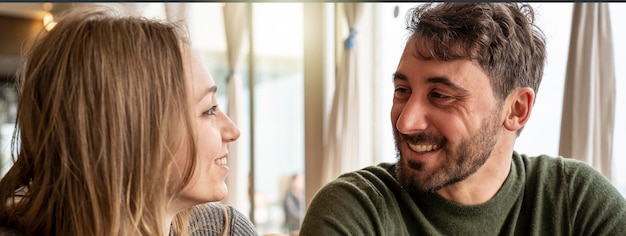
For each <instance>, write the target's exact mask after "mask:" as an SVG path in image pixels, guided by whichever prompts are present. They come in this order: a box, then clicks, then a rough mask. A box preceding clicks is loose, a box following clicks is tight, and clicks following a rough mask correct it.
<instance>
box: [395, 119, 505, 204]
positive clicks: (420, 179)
mask: <svg viewBox="0 0 626 236" xmlns="http://www.w3.org/2000/svg"><path fill="white" fill-rule="evenodd" d="M498 117H499V112H498V111H497V110H494V111H493V112H492V113H491V114H490V115H489V116H488V117H487V119H485V120H483V122H482V124H481V126H480V128H479V129H478V130H477V131H474V133H472V134H470V135H469V136H468V138H464V139H462V140H461V142H460V143H459V144H458V146H457V147H456V148H454V147H451V144H450V143H448V142H447V140H446V138H445V137H443V136H441V135H439V134H426V133H421V134H417V135H405V134H401V133H399V132H398V130H397V129H394V139H395V142H396V151H397V158H398V164H397V166H396V176H397V177H398V181H399V182H400V184H401V185H402V186H403V187H404V188H405V189H406V190H407V191H409V192H417V191H423V192H435V191H437V190H439V189H441V188H443V187H446V186H448V185H452V184H454V183H457V182H460V181H462V180H464V179H466V178H467V177H469V176H470V175H472V174H474V173H475V172H476V171H477V170H478V169H479V168H480V167H482V166H483V165H484V164H485V162H486V161H487V159H489V156H490V155H491V152H492V150H493V147H494V146H495V143H496V137H497V134H498V132H499V131H500V130H499V128H500V126H499V125H498V123H497V118H498ZM402 142H407V143H432V144H436V145H438V146H439V147H440V148H441V149H440V150H441V151H442V152H444V153H443V154H445V155H444V158H445V159H444V160H441V161H442V163H441V166H440V167H438V168H439V169H435V170H430V171H433V172H432V173H430V172H427V171H428V170H426V169H425V163H422V162H417V161H413V160H410V159H405V158H403V155H402V153H401V151H400V150H401V149H400V146H399V145H400V144H399V143H402ZM402 144H403V145H406V144H405V143H402ZM433 161H434V160H433Z"/></svg>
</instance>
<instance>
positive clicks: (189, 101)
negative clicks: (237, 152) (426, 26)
mask: <svg viewBox="0 0 626 236" xmlns="http://www.w3.org/2000/svg"><path fill="white" fill-rule="evenodd" d="M181 32H183V31H182V30H180V28H179V27H177V26H175V25H172V24H169V23H163V22H157V21H153V20H146V19H142V18H132V17H124V16H121V15H120V14H118V13H115V12H113V11H111V10H110V9H104V10H103V9H99V10H93V9H92V10H90V11H87V10H82V11H78V12H74V13H72V14H70V15H68V16H67V17H65V18H64V19H63V20H61V21H59V22H58V24H57V25H56V26H55V27H54V28H53V29H52V30H51V31H50V32H47V33H45V35H43V36H41V37H39V39H37V40H36V41H35V43H34V44H33V46H32V48H31V50H30V51H29V52H28V54H27V55H26V56H27V57H26V61H25V65H24V68H23V71H22V73H21V75H20V81H19V82H20V84H19V85H20V86H19V87H20V89H19V92H20V97H19V104H18V111H17V129H16V130H17V131H16V133H15V135H14V139H13V144H14V145H13V147H14V149H17V160H16V162H15V164H14V165H13V167H12V168H11V169H10V170H9V171H8V173H7V174H6V175H5V177H4V178H3V179H2V180H1V181H0V202H1V203H4V204H0V226H2V227H4V228H5V231H6V230H7V229H12V230H13V231H17V232H20V233H22V234H26V235H168V234H170V233H173V234H175V235H188V234H189V233H190V231H192V230H196V229H197V230H198V234H200V235H211V234H214V233H218V234H215V235H221V234H223V235H226V234H238V235H241V234H247V233H250V234H256V232H255V231H254V229H253V228H252V227H251V224H250V223H249V221H247V220H246V219H245V217H242V216H241V214H240V213H238V212H236V211H234V210H233V209H232V208H227V207H225V206H222V205H215V204H211V205H199V206H197V207H194V206H196V205H198V204H202V203H206V202H211V201H218V200H221V199H223V198H224V197H225V196H226V193H227V189H226V185H225V183H224V179H225V177H226V175H227V173H228V167H227V165H226V163H227V161H226V160H227V155H228V150H227V149H226V144H227V143H228V142H232V141H234V140H236V139H237V138H238V137H239V130H238V129H237V127H236V126H235V124H233V122H232V121H231V120H230V119H229V118H228V117H227V116H226V114H225V113H223V112H222V111H221V110H220V109H219V107H218V105H217V101H216V94H215V93H216V88H217V87H216V86H215V82H214V81H213V79H212V78H211V76H210V74H209V72H208V70H207V69H206V68H205V67H204V66H203V65H202V64H201V63H200V61H199V60H198V58H197V57H195V56H194V55H193V53H191V52H190V48H189V43H188V42H187V40H186V38H185V37H184V36H183V34H182V33H181ZM18 140H19V141H18ZM18 142H19V143H18ZM16 147H18V148H16ZM216 210H217V213H216ZM210 215H216V216H220V217H225V216H226V218H223V219H209V218H210V217H209V218H207V216H210ZM190 217H192V218H194V219H192V222H193V224H192V225H191V228H190V224H189V218H190ZM233 217H234V218H233ZM233 219H234V220H235V222H236V224H237V225H234V221H233ZM213 221H216V222H217V221H219V222H224V224H223V225H213V224H215V223H214V222H213ZM170 228H171V229H170ZM229 229H230V232H229ZM238 230H242V231H241V232H233V231H238ZM215 231H220V232H215ZM0 233H1V232H0Z"/></svg>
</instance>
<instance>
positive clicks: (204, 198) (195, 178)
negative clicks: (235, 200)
mask: <svg viewBox="0 0 626 236" xmlns="http://www.w3.org/2000/svg"><path fill="white" fill-rule="evenodd" d="M183 56H184V58H185V59H184V62H185V71H186V74H187V75H186V80H187V81H186V84H187V87H188V88H187V90H188V92H189V93H190V95H191V96H190V99H191V101H190V102H191V112H192V118H193V121H194V124H195V127H194V131H195V132H194V134H193V135H195V137H196V140H197V145H196V149H197V152H196V156H195V157H191V156H190V155H191V154H190V150H189V142H190V140H188V138H187V137H186V136H185V135H182V137H183V143H182V146H181V148H180V149H179V150H178V151H177V152H176V154H175V158H176V163H175V165H174V166H173V168H172V169H171V171H172V172H171V175H172V176H173V178H174V180H178V181H177V182H178V183H180V180H181V179H182V175H183V173H184V170H185V168H188V167H187V166H188V165H189V164H190V160H191V158H195V159H196V166H195V168H194V170H193V172H192V176H191V179H190V181H189V183H188V184H187V185H186V186H185V187H184V188H183V190H182V192H180V193H179V194H178V195H177V196H176V198H175V202H178V203H179V204H182V205H181V207H183V208H184V207H189V206H193V205H195V204H199V203H205V202H210V201H219V200H222V199H224V198H225V197H226V194H227V193H228V189H227V188H226V183H225V182H224V181H225V179H226V176H227V175H228V165H227V164H228V163H227V157H228V149H227V148H226V144H227V143H229V142H232V141H235V140H236V139H237V138H238V137H239V129H238V128H237V126H236V125H235V124H234V123H233V121H232V120H230V118H228V116H227V115H226V113H224V112H223V111H222V110H221V109H220V108H219V107H218V104H217V99H216V90H217V87H216V86H215V82H214V81H213V78H212V77H211V74H210V73H209V71H208V69H207V68H206V67H205V66H204V65H203V64H202V62H201V61H200V59H199V58H198V57H197V56H196V55H195V54H193V53H190V52H189V51H188V50H185V52H184V53H183Z"/></svg>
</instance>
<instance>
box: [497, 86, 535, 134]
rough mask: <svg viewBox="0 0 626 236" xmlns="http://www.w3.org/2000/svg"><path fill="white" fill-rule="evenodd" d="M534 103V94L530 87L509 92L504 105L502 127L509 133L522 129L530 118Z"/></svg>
mask: <svg viewBox="0 0 626 236" xmlns="http://www.w3.org/2000/svg"><path fill="white" fill-rule="evenodd" d="M534 102H535V92H534V91H533V89H531V88H530V87H521V88H517V89H515V90H514V91H513V92H511V93H510V94H509V96H508V97H507V99H506V100H505V104H504V108H505V111H507V112H506V117H505V120H504V127H505V128H506V129H507V130H509V131H517V130H520V129H521V128H522V127H524V125H525V124H526V122H527V121H528V118H530V112H531V110H532V109H533V103H534Z"/></svg>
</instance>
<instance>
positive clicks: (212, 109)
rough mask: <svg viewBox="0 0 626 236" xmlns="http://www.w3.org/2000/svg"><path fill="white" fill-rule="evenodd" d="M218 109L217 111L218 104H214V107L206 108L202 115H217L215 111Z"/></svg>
mask: <svg viewBox="0 0 626 236" xmlns="http://www.w3.org/2000/svg"><path fill="white" fill-rule="evenodd" d="M216 111H217V105H215V106H212V107H211V109H209V110H206V111H205V112H203V113H202V115H205V116H212V115H215V112H216Z"/></svg>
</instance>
